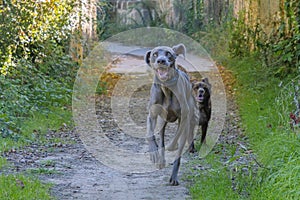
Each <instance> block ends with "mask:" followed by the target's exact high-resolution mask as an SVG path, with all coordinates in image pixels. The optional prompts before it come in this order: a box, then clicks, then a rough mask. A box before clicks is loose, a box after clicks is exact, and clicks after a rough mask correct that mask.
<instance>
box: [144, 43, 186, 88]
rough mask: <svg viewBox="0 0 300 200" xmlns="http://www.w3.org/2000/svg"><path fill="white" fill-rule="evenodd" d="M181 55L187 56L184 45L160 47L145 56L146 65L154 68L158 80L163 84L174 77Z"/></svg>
mask: <svg viewBox="0 0 300 200" xmlns="http://www.w3.org/2000/svg"><path fill="white" fill-rule="evenodd" d="M179 54H183V55H185V47H184V45H183V44H179V45H176V46H174V47H172V48H171V47H167V46H159V47H155V48H154V49H152V50H151V51H148V52H147V53H146V55H145V61H146V63H147V64H148V65H149V66H150V67H152V69H153V70H154V72H155V75H156V76H157V78H158V79H159V80H161V81H163V82H165V81H168V80H170V79H172V77H174V73H175V60H176V57H177V56H178V55H179Z"/></svg>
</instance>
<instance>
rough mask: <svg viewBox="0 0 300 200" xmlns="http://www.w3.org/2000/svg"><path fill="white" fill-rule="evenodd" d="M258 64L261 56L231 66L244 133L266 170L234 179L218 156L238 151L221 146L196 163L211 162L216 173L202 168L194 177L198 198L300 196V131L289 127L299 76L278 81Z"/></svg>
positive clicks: (228, 64) (233, 61) (237, 174)
mask: <svg viewBox="0 0 300 200" xmlns="http://www.w3.org/2000/svg"><path fill="white" fill-rule="evenodd" d="M258 60H259V59H257V58H256V56H255V55H252V56H249V57H247V58H242V59H241V58H238V59H235V58H231V59H228V60H226V64H225V65H226V68H227V69H228V70H230V71H232V73H233V75H234V77H235V78H236V84H235V85H234V87H235V93H236V95H235V97H236V100H237V104H238V107H239V114H240V116H241V120H242V126H243V129H244V134H245V135H246V136H247V137H248V142H249V143H250V144H249V145H250V146H249V147H248V148H249V149H251V150H253V152H254V153H255V155H256V160H257V162H258V163H259V165H260V166H259V167H258V169H251V168H250V171H249V175H245V174H243V173H240V172H239V171H240V169H238V168H237V170H236V171H237V172H235V174H233V176H234V179H235V180H234V181H232V180H231V178H232V177H233V176H232V172H231V171H229V170H228V168H227V167H226V163H224V162H220V160H222V155H220V154H217V153H216V152H217V151H218V149H220V148H222V149H223V150H224V149H225V150H226V152H227V154H228V155H230V152H231V151H234V150H232V149H233V148H234V147H232V146H231V145H230V144H223V145H220V144H219V145H216V146H215V148H214V150H213V151H212V152H211V153H210V154H209V155H208V156H207V157H206V158H205V159H204V160H201V161H197V162H196V164H198V165H199V164H200V165H203V162H204V163H208V164H209V165H210V166H211V169H209V170H197V171H196V174H198V175H197V176H194V177H191V178H192V179H193V182H194V184H193V185H192V186H191V188H190V191H191V194H192V197H193V199H258V200H260V199H262V200H265V199H272V200H273V199H291V200H292V199H298V198H299V196H300V190H299V188H300V132H299V129H298V132H297V131H296V132H293V131H292V130H291V128H290V125H289V120H290V119H289V114H290V112H292V111H294V110H295V107H294V105H293V101H292V97H293V94H292V89H291V87H290V82H291V80H292V79H293V78H295V77H296V76H297V75H290V76H286V77H284V78H282V77H280V78H278V77H275V76H274V75H273V74H272V71H271V69H268V68H265V67H263V65H262V64H261V63H260V62H259V61H258ZM279 85H286V86H285V87H280V86H279ZM232 158H233V159H234V157H232ZM230 160H231V159H230ZM230 160H229V161H230ZM237 167H238V166H237ZM248 167H249V166H248Z"/></svg>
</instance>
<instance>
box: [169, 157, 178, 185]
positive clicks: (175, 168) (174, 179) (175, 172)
mask: <svg viewBox="0 0 300 200" xmlns="http://www.w3.org/2000/svg"><path fill="white" fill-rule="evenodd" d="M180 159H181V157H179V158H177V159H176V160H175V161H174V163H173V171H172V175H171V178H170V184H171V185H172V186H176V185H179V182H178V178H177V176H178V171H179V166H180Z"/></svg>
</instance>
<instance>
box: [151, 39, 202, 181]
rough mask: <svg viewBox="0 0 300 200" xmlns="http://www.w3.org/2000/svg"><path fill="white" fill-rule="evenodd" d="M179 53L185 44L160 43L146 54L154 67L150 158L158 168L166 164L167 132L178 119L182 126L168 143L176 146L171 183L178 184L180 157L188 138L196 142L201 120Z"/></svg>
mask: <svg viewBox="0 0 300 200" xmlns="http://www.w3.org/2000/svg"><path fill="white" fill-rule="evenodd" d="M178 54H183V55H185V46H184V45H183V44H179V45H176V46H174V47H172V48H170V47H166V46H159V47H156V48H154V49H153V50H151V51H148V52H147V53H146V55H145V61H146V63H147V64H148V65H149V66H150V67H151V68H152V69H153V70H154V80H153V84H152V87H151V91H150V102H149V114H148V117H147V140H148V143H149V152H150V159H151V161H152V162H153V163H155V164H156V165H157V167H158V168H163V167H164V166H165V163H166V161H165V144H164V134H165V127H166V125H167V123H168V122H175V121H176V120H177V119H178V129H177V132H176V134H175V136H174V138H173V140H172V141H171V142H170V145H168V146H167V150H170V151H172V150H176V149H177V153H176V159H175V161H174V163H173V171H172V175H171V178H170V184H171V185H178V184H179V183H178V179H177V175H178V170H179V165H180V158H181V154H182V152H183V149H184V146H185V144H186V142H188V144H189V145H191V144H192V142H193V138H194V128H195V126H196V124H198V121H199V120H198V117H199V116H197V112H198V109H196V108H197V106H196V102H195V98H194V97H193V91H192V84H191V83H190V80H189V77H188V76H187V74H186V73H184V72H183V71H181V70H179V69H177V67H176V64H175V61H176V57H177V56H178ZM157 124H159V125H161V126H160V127H161V128H160V130H159V135H160V145H159V146H158V145H157V143H156V140H155V136H154V130H155V127H156V125H157Z"/></svg>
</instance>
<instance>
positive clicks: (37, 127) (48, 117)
mask: <svg viewBox="0 0 300 200" xmlns="http://www.w3.org/2000/svg"><path fill="white" fill-rule="evenodd" d="M71 118H72V112H71V111H69V110H65V109H61V108H51V110H48V111H44V112H34V113H33V114H32V117H29V118H28V119H26V120H24V121H22V122H21V132H20V134H16V135H15V137H7V138H1V141H0V152H5V151H10V150H11V149H18V148H21V147H23V146H26V145H29V144H30V143H31V142H32V141H35V142H47V141H46V139H45V137H44V136H45V135H46V134H47V132H48V131H49V130H59V129H60V128H62V127H64V126H68V127H72V126H73V125H72V120H71ZM52 140H53V142H61V141H60V139H59V138H52ZM48 142H49V141H48Z"/></svg>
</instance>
